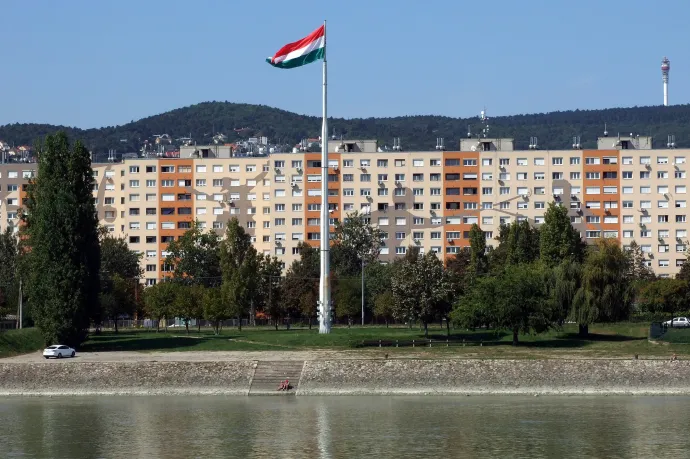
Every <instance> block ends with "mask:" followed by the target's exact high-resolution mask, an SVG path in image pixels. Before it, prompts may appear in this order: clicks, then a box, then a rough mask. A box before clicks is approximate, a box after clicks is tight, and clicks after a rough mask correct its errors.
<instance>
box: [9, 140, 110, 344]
mask: <svg viewBox="0 0 690 459" xmlns="http://www.w3.org/2000/svg"><path fill="white" fill-rule="evenodd" d="M37 158H38V171H37V176H36V178H35V179H33V180H31V181H30V183H29V186H28V190H27V205H26V210H27V212H26V213H24V214H23V216H22V218H23V219H24V221H25V223H26V231H25V235H26V238H27V245H28V247H29V254H28V259H27V263H28V276H29V279H28V288H27V292H28V294H29V301H30V303H31V308H32V314H33V318H34V320H35V322H36V324H37V325H38V327H39V328H40V330H41V332H42V333H43V338H44V340H45V341H46V343H47V344H54V343H63V344H67V345H70V346H72V347H77V346H78V345H79V344H80V343H81V342H82V341H83V340H84V339H85V338H86V335H87V333H88V329H89V323H90V321H91V318H92V317H94V316H95V315H96V312H97V311H98V310H99V304H98V302H99V290H100V281H99V270H100V246H99V243H98V216H97V214H96V207H95V201H94V198H93V195H92V189H93V171H92V169H91V159H90V156H89V151H88V150H87V149H86V147H84V145H83V144H82V143H81V142H79V141H77V142H75V143H74V145H70V143H69V140H68V139H67V136H66V135H65V134H64V133H63V132H60V133H57V134H55V135H50V136H48V137H46V139H45V141H44V142H42V143H40V144H39V145H38V147H37Z"/></svg>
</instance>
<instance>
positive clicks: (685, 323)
mask: <svg viewBox="0 0 690 459" xmlns="http://www.w3.org/2000/svg"><path fill="white" fill-rule="evenodd" d="M664 325H668V326H669V327H680V328H685V327H690V320H688V318H687V317H674V318H673V321H670V320H667V321H666V322H664Z"/></svg>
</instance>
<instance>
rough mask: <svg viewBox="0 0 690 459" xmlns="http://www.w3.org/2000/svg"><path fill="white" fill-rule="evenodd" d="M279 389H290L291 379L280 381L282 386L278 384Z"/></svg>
mask: <svg viewBox="0 0 690 459" xmlns="http://www.w3.org/2000/svg"><path fill="white" fill-rule="evenodd" d="M278 390H290V381H289V380H287V379H286V380H285V381H281V382H280V386H278Z"/></svg>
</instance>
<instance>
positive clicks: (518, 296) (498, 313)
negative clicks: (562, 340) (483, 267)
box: [453, 264, 554, 346]
mask: <svg viewBox="0 0 690 459" xmlns="http://www.w3.org/2000/svg"><path fill="white" fill-rule="evenodd" d="M543 276H544V273H543V272H542V269H541V267H539V266H538V265H536V264H521V265H509V266H507V267H506V268H505V271H504V273H503V274H502V275H501V276H497V277H494V276H487V277H482V278H479V279H477V282H476V283H475V284H474V285H473V287H472V289H471V290H470V291H469V292H468V294H467V295H465V296H463V297H462V298H461V299H460V301H459V303H458V305H457V306H456V309H455V310H454V311H453V319H454V320H456V321H457V322H458V323H460V324H461V325H462V326H465V327H469V328H473V327H476V326H479V325H488V324H491V325H493V326H494V327H495V328H497V329H499V330H500V329H504V330H509V331H511V332H512V334H513V345H514V346H516V345H517V344H518V335H519V333H541V332H543V331H545V330H547V329H548V328H549V327H551V326H553V324H554V311H553V309H552V303H551V302H550V301H549V298H548V292H547V290H546V283H545V282H544V277H543Z"/></svg>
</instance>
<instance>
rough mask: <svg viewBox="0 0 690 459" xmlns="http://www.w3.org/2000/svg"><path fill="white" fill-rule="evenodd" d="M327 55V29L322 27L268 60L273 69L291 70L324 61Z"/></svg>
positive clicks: (284, 47)
mask: <svg viewBox="0 0 690 459" xmlns="http://www.w3.org/2000/svg"><path fill="white" fill-rule="evenodd" d="M325 54H326V27H325V26H321V27H319V28H318V29H316V30H315V31H313V32H312V33H310V34H309V35H307V36H306V37H304V38H302V39H301V40H297V41H296V42H294V43H289V44H287V45H285V46H283V47H282V48H280V50H278V52H277V53H276V54H275V56H273V57H269V58H268V59H266V62H268V63H269V64H271V65H272V66H273V67H278V68H281V69H291V68H294V67H301V66H302V65H306V64H311V63H312V62H314V61H316V60H319V59H323V58H324V56H325Z"/></svg>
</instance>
